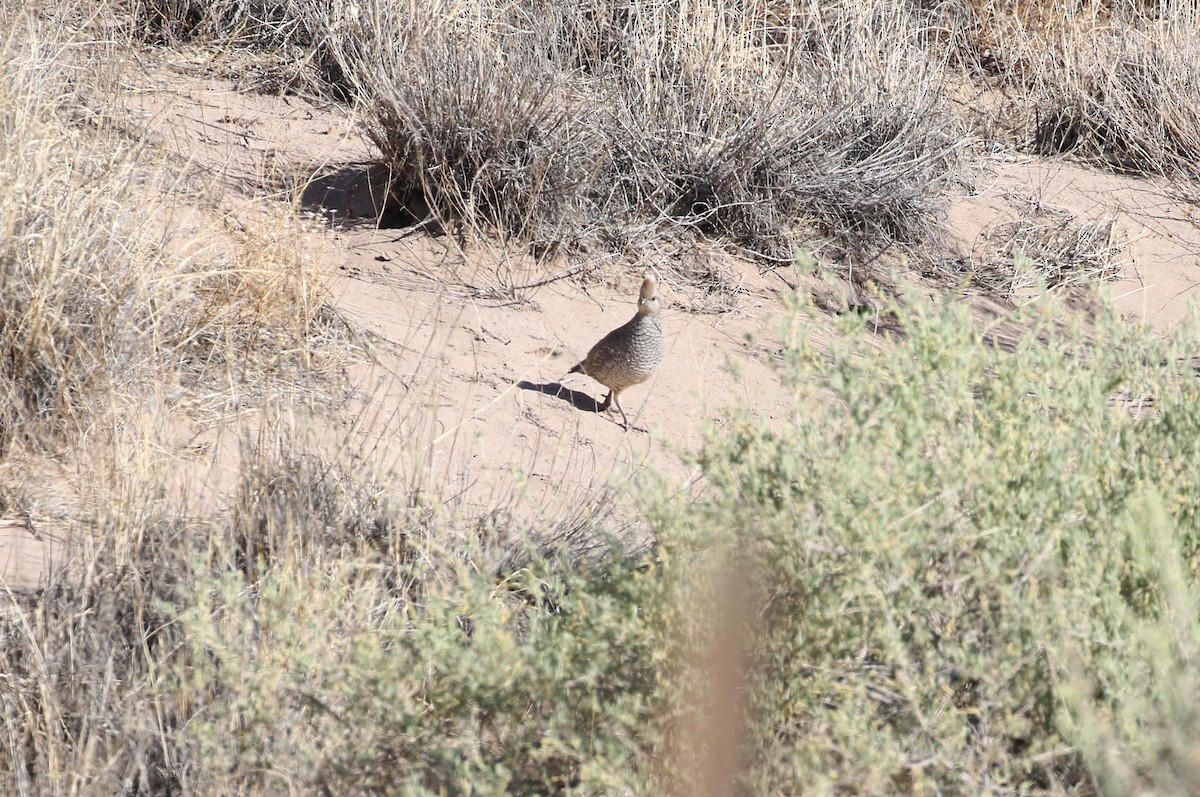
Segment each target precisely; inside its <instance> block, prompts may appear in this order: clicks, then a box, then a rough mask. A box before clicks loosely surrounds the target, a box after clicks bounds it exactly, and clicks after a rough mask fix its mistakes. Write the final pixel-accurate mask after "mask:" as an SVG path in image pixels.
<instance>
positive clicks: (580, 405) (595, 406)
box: [517, 380, 600, 412]
mask: <svg viewBox="0 0 1200 797" xmlns="http://www.w3.org/2000/svg"><path fill="white" fill-rule="evenodd" d="M517 387H519V388H521V389H522V390H536V391H537V392H539V393H544V394H545V395H547V396H555V397H556V398H560V399H562V400H563V401H565V402H567V403H569V404H570V405H571V406H572V407H574V408H575V409H577V410H583V411H584V412H599V411H600V402H598V401H596V399H594V398H592V397H591V396H589V395H588V394H587V393H583V392H581V391H579V390H571V389H570V388H568V387H563V386H562V385H560V384H559V383H558V382H547V383H546V384H544V385H537V384H534V383H533V382H526V381H524V380H522V381H520V382H518V383H517Z"/></svg>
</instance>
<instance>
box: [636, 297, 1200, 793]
mask: <svg viewBox="0 0 1200 797" xmlns="http://www.w3.org/2000/svg"><path fill="white" fill-rule="evenodd" d="M905 316H906V320H905V321H904V324H903V326H904V333H903V335H902V336H899V337H898V338H897V339H895V340H890V341H887V342H885V343H883V344H881V345H871V344H870V340H869V339H868V335H867V333H866V331H865V329H864V327H863V325H862V323H858V325H857V327H855V328H849V329H847V330H846V336H845V337H844V339H843V340H842V341H840V342H839V343H837V344H835V345H833V346H832V348H831V350H830V351H828V352H825V351H820V350H818V349H817V348H815V347H814V346H812V345H810V344H809V343H808V341H807V339H806V336H805V334H804V324H803V320H804V317H803V315H795V316H793V319H792V321H791V322H790V324H789V327H788V332H787V335H786V346H785V349H786V351H785V356H784V358H783V359H784V362H785V364H784V366H783V367H782V369H781V378H782V380H783V382H784V384H785V386H786V387H787V389H788V390H789V391H790V392H791V397H792V401H791V404H790V411H789V412H788V414H787V415H786V416H785V417H784V418H781V419H780V420H779V421H778V422H766V421H764V420H762V419H760V418H758V417H756V416H754V415H753V414H751V413H750V412H749V411H745V412H742V413H739V414H736V415H735V416H734V417H733V418H732V419H731V420H732V422H731V424H728V425H727V426H726V429H724V430H722V431H720V432H716V431H714V432H712V433H710V434H709V436H708V438H707V440H706V442H705V444H704V446H703V449H702V451H701V453H700V455H699V457H698V464H699V466H700V467H701V468H702V470H703V473H704V476H705V478H706V480H707V488H706V490H705V492H704V495H703V498H702V499H701V500H700V501H699V503H698V504H697V505H695V506H691V507H685V506H681V505H680V506H675V505H663V506H660V507H659V508H658V510H657V512H658V514H659V516H660V517H661V518H662V524H663V528H662V529H661V532H660V534H661V536H662V539H663V540H664V541H667V542H668V543H669V544H672V545H676V546H679V547H680V549H681V550H684V551H697V552H699V551H705V552H707V554H706V555H711V554H712V552H713V551H719V550H722V549H728V550H731V551H737V552H738V553H739V556H740V557H742V558H749V559H750V560H751V561H753V562H754V563H755V566H756V568H757V570H756V572H757V573H758V577H759V579H760V580H761V584H760V585H759V586H758V587H757V592H758V593H759V594H760V595H761V596H762V599H761V600H762V602H761V605H760V606H758V609H757V611H758V623H757V627H758V629H759V630H758V633H757V636H756V638H755V641H754V645H753V648H752V652H751V660H752V665H751V667H750V674H749V676H748V678H749V686H750V693H751V699H750V716H751V720H750V724H749V728H748V729H747V732H746V737H745V747H746V751H745V755H746V760H747V761H748V766H747V770H746V773H745V786H746V788H747V789H748V791H749V792H750V793H755V794H795V793H804V794H832V793H840V794H846V793H851V794H893V793H896V792H897V791H911V792H913V793H931V794H932V793H938V794H947V793H949V794H978V793H983V792H985V791H992V792H997V791H999V792H1005V793H1008V792H1013V793H1015V792H1021V793H1030V792H1037V793H1059V792H1060V791H1061V790H1063V789H1066V790H1068V791H1070V790H1071V789H1083V790H1085V791H1086V790H1087V789H1088V787H1089V784H1090V782H1091V780H1090V779H1091V775H1090V774H1088V770H1087V768H1086V766H1084V765H1085V764H1086V763H1087V762H1089V761H1090V762H1092V763H1095V762H1096V761H1098V758H1097V757H1096V754H1095V750H1097V749H1099V748H1098V747H1096V745H1092V746H1091V747H1088V746H1087V745H1083V744H1082V742H1083V741H1084V740H1086V739H1088V738H1094V735H1095V724H1094V723H1093V725H1092V726H1091V727H1088V728H1086V729H1085V730H1087V731H1088V735H1084V734H1083V731H1082V730H1081V726H1080V725H1079V724H1078V723H1075V722H1071V721H1068V720H1067V719H1066V717H1067V716H1068V715H1070V714H1071V713H1072V711H1073V712H1074V713H1075V714H1076V715H1078V714H1079V713H1081V712H1091V715H1094V717H1095V722H1096V723H1099V724H1100V727H1103V728H1111V731H1109V734H1110V736H1111V738H1107V737H1105V738H1106V739H1107V742H1106V744H1107V745H1108V747H1107V748H1106V749H1108V750H1110V751H1111V749H1127V750H1135V751H1144V750H1146V749H1147V748H1153V747H1154V746H1155V745H1156V744H1157V740H1156V738H1155V737H1154V735H1153V734H1154V731H1153V729H1148V728H1146V727H1144V726H1143V725H1142V724H1141V723H1139V722H1138V721H1137V715H1136V714H1131V713H1130V707H1131V706H1141V705H1143V704H1144V703H1146V702H1147V701H1150V702H1153V696H1154V695H1156V694H1157V695H1159V699H1158V703H1157V705H1160V706H1161V705H1162V702H1163V701H1162V700H1161V692H1153V693H1152V692H1148V691H1147V690H1150V689H1151V687H1150V686H1149V684H1153V683H1155V678H1156V676H1157V677H1162V674H1163V673H1165V672H1171V671H1172V669H1173V668H1176V667H1183V668H1184V669H1186V670H1188V671H1190V670H1191V667H1187V666H1185V665H1184V662H1186V658H1183V657H1182V656H1180V657H1177V658H1175V659H1173V660H1172V661H1174V662H1176V663H1175V664H1167V663H1158V662H1160V659H1159V658H1158V657H1159V656H1161V655H1162V654H1163V645H1162V644H1161V643H1160V644H1151V641H1150V640H1152V639H1153V638H1155V637H1154V635H1153V634H1150V635H1148V634H1146V633H1144V632H1142V631H1139V629H1144V627H1145V626H1147V624H1148V625H1149V626H1150V627H1151V628H1153V629H1155V630H1156V633H1158V634H1159V635H1161V634H1162V633H1164V632H1167V631H1169V630H1170V622H1171V621H1170V620H1169V619H1168V618H1169V614H1168V613H1167V612H1165V610H1164V594H1165V590H1166V589H1167V587H1168V586H1169V585H1168V584H1167V583H1166V581H1165V579H1164V577H1163V573H1164V572H1168V571H1169V568H1167V569H1164V568H1163V567H1159V566H1158V565H1156V564H1154V561H1152V558H1148V557H1147V556H1145V555H1138V554H1137V552H1138V551H1140V550H1143V549H1144V548H1145V545H1146V543H1145V541H1144V540H1143V534H1144V533H1145V528H1144V525H1143V524H1142V523H1139V522H1136V521H1135V519H1133V518H1131V514H1130V513H1131V512H1132V511H1135V509H1136V507H1138V506H1140V505H1141V504H1142V502H1143V498H1141V497H1140V496H1161V497H1162V500H1163V501H1164V502H1165V504H1166V505H1167V506H1168V507H1169V508H1170V514H1171V515H1172V516H1173V523H1174V524H1175V525H1173V526H1172V527H1171V528H1172V529H1173V536H1172V540H1171V546H1170V547H1171V549H1172V551H1175V550H1177V551H1178V554H1176V553H1171V554H1170V556H1168V557H1167V561H1168V562H1171V561H1175V559H1178V558H1179V557H1182V560H1181V564H1179V565H1172V566H1173V567H1176V569H1178V570H1180V572H1181V573H1182V575H1179V576H1178V577H1177V578H1176V581H1177V582H1179V583H1177V584H1176V585H1175V589H1176V591H1180V590H1183V591H1185V592H1186V594H1187V595H1188V598H1187V600H1189V601H1194V600H1195V589H1194V585H1193V581H1194V579H1193V576H1192V573H1193V571H1194V568H1195V563H1196V554H1197V542H1198V540H1200V538H1198V536H1197V534H1196V517H1197V514H1196V513H1197V507H1200V478H1198V476H1200V472H1198V471H1197V468H1198V467H1200V466H1198V464H1197V463H1198V462H1200V458H1198V457H1197V454H1198V453H1200V452H1198V451H1197V447H1198V445H1200V442H1198V441H1200V437H1198V435H1197V432H1200V385H1198V384H1197V382H1196V380H1195V377H1194V375H1193V372H1192V366H1191V359H1190V356H1189V355H1188V354H1187V352H1188V350H1189V346H1188V340H1189V338H1190V337H1191V336H1194V334H1195V332H1194V330H1189V331H1186V332H1180V333H1178V334H1177V335H1175V336H1173V337H1172V338H1171V339H1170V340H1168V341H1160V340H1158V339H1157V338H1155V337H1154V336H1152V335H1150V334H1148V333H1147V332H1146V331H1144V330H1142V329H1138V328H1134V327H1130V326H1129V325H1127V324H1126V322H1124V321H1123V320H1121V319H1119V318H1115V317H1111V316H1106V317H1103V318H1101V319H1100V320H1099V321H1098V322H1097V325H1096V328H1095V329H1094V330H1092V331H1090V332H1088V331H1085V330H1083V329H1080V328H1076V327H1072V326H1069V325H1065V324H1063V323H1061V322H1054V321H1052V320H1050V318H1051V314H1050V312H1047V313H1046V314H1045V315H1044V316H1043V315H1037V316H1034V317H1032V318H1029V319H1027V323H1028V324H1029V330H1028V332H1027V334H1025V335H1024V337H1023V338H1022V339H1021V340H1020V341H1019V342H1018V343H1017V344H1016V346H1015V349H1014V350H1013V351H1011V352H1009V351H1004V350H1002V349H1001V348H1000V347H999V346H997V345H993V344H992V343H989V337H988V335H987V333H986V331H979V330H977V329H976V327H975V326H974V324H973V321H972V319H971V318H970V316H969V313H968V311H966V310H965V309H948V310H940V309H935V308H933V307H930V306H928V305H925V304H922V303H919V302H918V303H917V305H916V306H915V307H913V308H911V311H905ZM1135 499H1136V500H1135ZM1164 522H1169V521H1164ZM697 530H701V531H697ZM1171 557H1175V559H1171ZM1155 561H1156V560H1155ZM1188 605H1189V606H1193V604H1191V603H1189V604H1188ZM1192 614H1193V616H1194V608H1193V610H1192ZM1191 622H1193V623H1194V620H1192V621H1191ZM1073 672H1079V673H1086V677H1087V678H1088V679H1089V680H1090V683H1091V684H1092V689H1091V690H1090V692H1085V693H1083V698H1086V699H1083V698H1080V697H1079V693H1077V692H1076V691H1072V689H1071V688H1070V684H1071V683H1072V682H1073V680H1074V679H1073V678H1071V677H1069V676H1070V674H1071V673H1073ZM1193 682H1194V678H1193V677H1189V678H1188V679H1181V680H1180V681H1179V683H1180V685H1181V686H1183V687H1185V693H1186V695H1187V697H1188V698H1189V699H1190V700H1193V704H1194V697H1195V691H1194V689H1193V688H1192V687H1191V686H1188V685H1189V684H1193ZM1187 690H1190V691H1187ZM1147 695H1149V696H1150V697H1147ZM1064 709H1069V710H1068V711H1064ZM1178 724H1179V723H1176V724H1175V726H1172V727H1178ZM1147 734H1148V735H1147ZM1076 745H1081V748H1082V750H1084V751H1085V752H1088V758H1087V760H1086V761H1085V760H1082V759H1081V756H1080V749H1081V748H1080V747H1077V746H1076Z"/></svg>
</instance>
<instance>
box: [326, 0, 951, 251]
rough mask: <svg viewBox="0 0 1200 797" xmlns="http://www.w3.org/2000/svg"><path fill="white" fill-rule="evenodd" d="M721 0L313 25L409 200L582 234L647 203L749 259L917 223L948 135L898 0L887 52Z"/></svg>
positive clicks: (440, 215) (368, 11) (538, 229)
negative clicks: (814, 238) (785, 41)
mask: <svg viewBox="0 0 1200 797" xmlns="http://www.w3.org/2000/svg"><path fill="white" fill-rule="evenodd" d="M738 9H740V6H739V7H738ZM738 9H735V7H734V6H733V5H729V6H724V5H718V6H716V7H714V8H713V9H694V10H678V13H676V12H674V11H671V9H669V8H667V7H663V6H660V5H658V4H653V3H644V4H643V3H634V4H632V5H627V6H621V7H620V8H617V7H612V6H610V5H608V4H606V3H594V4H585V5H584V6H578V5H577V4H572V5H570V6H569V7H567V6H564V5H562V4H560V3H553V2H543V3H537V4H533V5H531V6H523V7H521V8H515V7H513V8H509V7H501V8H491V7H485V6H482V5H472V4H468V5H466V6H456V7H455V8H453V9H446V14H445V15H443V16H435V17H430V15H429V14H428V13H427V12H426V11H425V10H424V9H421V10H418V9H416V8H415V7H414V8H408V7H406V6H404V5H403V4H401V5H396V4H387V3H382V2H373V3H367V4H366V5H364V6H363V8H362V9H360V11H359V13H358V15H357V17H356V18H355V19H354V20H353V21H352V22H348V23H347V24H344V25H340V26H339V27H338V28H337V30H336V32H335V33H334V34H333V35H332V37H331V44H332V46H333V47H334V50H335V52H336V55H337V58H338V60H339V62H340V63H341V64H342V67H343V69H344V71H345V73H346V74H347V76H348V77H349V78H350V79H351V80H352V81H353V83H354V85H355V87H356V94H357V95H358V96H359V97H360V99H361V100H362V101H363V102H364V105H365V107H364V119H365V125H366V129H367V131H368V133H369V135H370V136H371V138H372V140H373V141H374V142H375V143H376V145H377V146H378V147H379V148H380V150H381V152H382V154H383V155H384V157H385V159H386V160H387V161H388V163H389V165H390V167H391V168H392V170H393V172H394V173H395V174H396V175H397V180H396V181H395V188H394V191H395V193H396V198H397V199H398V200H399V201H400V203H401V204H403V205H405V206H406V207H408V208H410V209H414V210H410V212H412V214H413V215H414V216H415V217H416V220H418V221H420V220H423V219H424V217H425V216H426V215H428V216H429V217H430V218H431V219H434V220H436V221H437V222H438V223H439V225H440V226H441V227H443V228H451V227H453V226H456V225H458V224H465V225H467V226H469V227H472V228H479V227H494V228H498V229H499V230H500V231H502V232H503V233H505V234H514V235H517V236H520V237H523V238H532V239H534V240H537V241H542V242H545V241H547V240H548V241H551V242H554V243H560V244H565V245H566V246H568V247H584V248H587V247H590V246H594V245H596V244H597V243H598V242H601V241H604V242H607V243H606V244H605V245H607V246H613V245H615V246H617V247H621V246H623V245H624V244H623V243H622V241H623V232H622V231H623V230H630V229H633V230H636V229H639V228H640V227H641V225H644V224H646V223H651V224H654V225H658V226H660V227H663V228H669V229H672V230H676V231H678V230H689V231H691V232H693V233H694V234H697V235H700V236H705V237H708V238H711V239H715V240H717V241H720V242H723V243H727V244H729V245H732V246H734V247H738V248H741V249H743V250H745V251H747V252H749V253H751V254H753V255H756V256H759V257H761V258H764V259H766V260H768V261H786V260H788V259H789V258H790V256H791V249H792V246H793V244H794V241H795V240H796V239H797V236H799V237H804V235H808V236H809V237H811V235H812V233H813V232H814V231H815V232H816V233H817V234H818V235H823V236H827V237H829V238H831V239H833V240H834V241H835V242H836V243H837V244H838V245H839V246H840V247H843V248H852V249H855V250H856V251H857V250H859V249H861V248H863V247H874V246H883V245H886V244H888V243H891V242H904V243H916V242H920V241H923V240H925V239H926V238H927V237H928V235H929V234H930V232H931V230H932V221H931V219H932V217H933V214H934V212H935V211H936V208H937V204H938V203H937V199H936V196H937V193H938V188H939V186H940V184H941V181H942V180H944V179H945V177H946V175H947V173H948V172H949V170H950V169H951V167H952V164H953V162H954V153H955V150H956V143H955V140H954V133H953V128H952V125H951V120H950V118H949V116H948V115H947V114H945V113H944V111H943V110H942V108H941V104H940V103H941V101H940V99H939V96H938V92H937V89H936V84H935V82H934V75H935V71H934V70H932V69H931V68H929V65H928V63H927V61H926V59H925V58H924V56H923V54H922V53H921V52H920V50H919V49H918V48H917V46H916V44H915V42H913V41H910V39H911V37H910V36H909V35H908V30H907V28H906V25H907V22H906V21H905V20H906V19H907V17H903V18H900V19H898V20H896V21H894V23H893V27H892V28H891V29H890V30H889V33H890V34H894V35H895V36H897V37H898V38H899V40H900V41H901V42H908V46H904V45H903V44H901V45H900V46H898V47H897V48H896V49H895V50H893V51H888V52H885V53H883V54H880V53H879V52H878V48H877V47H876V46H875V44H874V42H875V39H873V38H870V37H867V36H860V37H859V38H854V36H853V35H851V34H849V33H845V32H842V33H838V34H837V35H838V36H840V37H841V38H839V39H836V40H834V39H827V40H821V41H819V42H815V43H812V46H811V47H810V48H809V49H805V48H803V47H801V46H799V45H796V46H794V47H793V48H792V50H791V51H790V52H789V53H786V54H784V55H783V56H781V55H780V54H779V53H778V52H777V48H776V47H775V46H774V45H773V44H772V42H771V40H770V39H769V38H766V37H764V36H763V34H762V28H763V24H764V22H763V20H764V16H763V14H764V13H765V11H764V10H763V9H757V10H756V9H741V10H744V11H745V12H746V13H740V11H739V12H738V13H735V10H738ZM847 13H850V12H847ZM547 34H549V35H547ZM833 35H834V34H832V33H831V34H830V36H833ZM901 64H903V65H904V68H903V69H899V68H898V67H899V66H900V65H901ZM881 74H882V75H886V77H885V78H884V80H883V81H882V82H881V81H880V80H879V77H880V75H881Z"/></svg>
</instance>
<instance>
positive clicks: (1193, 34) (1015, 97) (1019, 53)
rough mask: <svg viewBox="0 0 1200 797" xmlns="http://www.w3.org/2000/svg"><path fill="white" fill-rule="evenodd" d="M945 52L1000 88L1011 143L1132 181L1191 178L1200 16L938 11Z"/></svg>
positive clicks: (1025, 9)
mask: <svg viewBox="0 0 1200 797" xmlns="http://www.w3.org/2000/svg"><path fill="white" fill-rule="evenodd" d="M933 13H934V14H935V17H936V18H937V19H938V20H939V22H940V26H939V27H938V28H937V30H938V31H939V35H936V36H934V37H932V38H931V39H930V40H929V45H930V46H931V47H933V48H935V49H936V50H941V51H943V52H945V53H946V54H947V55H948V56H949V58H950V60H951V62H953V63H956V64H959V65H960V66H962V67H964V68H966V70H967V72H968V74H969V75H971V76H972V77H973V78H974V79H980V78H982V79H983V81H982V85H983V86H985V87H997V88H1000V89H1001V90H1002V91H1003V93H1004V95H1005V96H1006V99H1005V101H1004V103H1003V104H1004V106H1005V107H1006V111H1005V115H1009V116H1012V117H1014V118H1016V119H1018V120H1019V121H1018V122H1017V127H1016V129H1014V130H1012V131H1010V132H1011V133H1012V134H1013V135H1014V136H1015V139H1014V143H1019V144H1020V145H1021V146H1024V147H1027V148H1029V149H1032V150H1033V151H1034V152H1036V153H1038V154H1060V153H1071V154H1074V155H1076V156H1078V157H1082V158H1084V159H1086V160H1088V161H1091V162H1094V163H1097V164H1101V165H1103V166H1105V167H1107V168H1112V169H1117V170H1120V171H1125V172H1131V173H1135V174H1146V175H1166V176H1175V175H1179V176H1184V177H1194V176H1195V175H1196V167H1195V164H1196V162H1197V156H1198V155H1200V111H1198V110H1197V109H1198V108H1200V72H1198V69H1197V66H1196V65H1197V63H1198V58H1197V56H1198V55H1200V50H1198V49H1197V48H1198V47H1200V45H1198V44H1197V41H1200V39H1198V36H1197V34H1198V33H1200V16H1198V15H1197V13H1196V10H1195V9H1194V8H1192V7H1190V6H1188V5H1187V4H1162V3H1148V2H1112V1H1111V0H1084V2H1078V3H1041V4H1036V3H1034V4H1031V3H1019V2H1010V1H1009V0H972V1H971V2H962V3H949V4H939V5H938V7H937V9H936V11H935V12H933Z"/></svg>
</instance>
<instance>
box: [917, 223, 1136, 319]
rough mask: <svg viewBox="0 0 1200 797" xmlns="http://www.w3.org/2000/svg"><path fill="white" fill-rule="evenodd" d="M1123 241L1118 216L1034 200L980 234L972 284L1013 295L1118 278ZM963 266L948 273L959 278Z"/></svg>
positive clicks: (992, 293) (949, 277)
mask: <svg viewBox="0 0 1200 797" xmlns="http://www.w3.org/2000/svg"><path fill="white" fill-rule="evenodd" d="M1121 247H1122V241H1121V240H1120V239H1119V238H1118V237H1117V235H1116V221H1115V219H1112V218H1101V219H1096V220H1093V221H1082V220H1080V219H1079V218H1078V217H1076V216H1075V215H1074V214H1073V213H1070V212H1069V211H1067V210H1064V209H1062V208H1056V207H1052V206H1049V205H1044V204H1041V203H1030V205H1029V206H1028V208H1027V211H1026V212H1025V213H1023V214H1022V217H1021V218H1018V219H1016V220H1014V221H1009V222H1004V223H1002V224H997V225H996V226H994V227H992V228H991V229H989V230H988V231H987V232H986V233H985V234H984V235H983V236H982V239H981V241H980V242H979V244H978V245H977V246H976V247H975V251H973V252H972V253H971V256H970V260H971V262H970V265H969V272H970V274H969V276H970V282H969V289H970V290H971V291H973V292H980V293H983V294H985V295H989V296H1000V297H1011V296H1013V295H1014V294H1016V293H1019V292H1021V291H1028V290H1031V289H1034V290H1036V289H1038V288H1039V287H1049V288H1055V287H1060V286H1068V285H1084V284H1092V283H1097V282H1103V281H1105V280H1111V279H1115V278H1116V277H1117V276H1118V275H1119V274H1120V273H1121V269H1122V266H1123V263H1122V260H1121V258H1120V253H1121ZM962 271H963V265H962V264H958V265H956V266H955V267H954V268H953V269H951V270H950V271H949V273H947V274H946V275H945V276H946V278H947V280H948V281H956V282H959V283H960V284H961V281H962V279H963V274H962ZM931 273H933V274H935V275H937V274H938V272H937V270H936V269H935V270H932V271H931Z"/></svg>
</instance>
